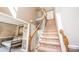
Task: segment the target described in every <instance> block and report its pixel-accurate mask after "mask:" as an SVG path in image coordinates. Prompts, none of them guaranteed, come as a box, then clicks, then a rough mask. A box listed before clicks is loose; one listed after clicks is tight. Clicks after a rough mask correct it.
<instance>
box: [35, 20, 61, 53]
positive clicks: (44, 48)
mask: <svg viewBox="0 0 79 59" xmlns="http://www.w3.org/2000/svg"><path fill="white" fill-rule="evenodd" d="M36 50H37V51H38V52H61V46H60V41H59V38H58V34H57V28H56V22H55V20H53V19H51V20H47V24H46V26H45V29H44V31H43V32H42V33H41V36H40V41H39V43H38V47H37V48H36Z"/></svg>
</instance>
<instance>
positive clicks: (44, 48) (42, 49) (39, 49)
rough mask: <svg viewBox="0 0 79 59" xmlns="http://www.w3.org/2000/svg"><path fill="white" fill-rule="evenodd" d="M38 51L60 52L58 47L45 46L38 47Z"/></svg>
mask: <svg viewBox="0 0 79 59" xmlns="http://www.w3.org/2000/svg"><path fill="white" fill-rule="evenodd" d="M38 51H39V52H60V50H59V49H51V48H46V47H39V48H38Z"/></svg>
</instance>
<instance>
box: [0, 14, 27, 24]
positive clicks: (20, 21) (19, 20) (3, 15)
mask: <svg viewBox="0 0 79 59" xmlns="http://www.w3.org/2000/svg"><path fill="white" fill-rule="evenodd" d="M0 16H2V17H3V18H1V20H0V22H4V23H9V24H14V25H21V24H28V22H25V21H23V20H21V19H19V18H14V17H12V16H9V15H7V14H5V13H2V12H0ZM2 19H4V20H5V21H3V20H2ZM8 19H9V20H10V21H7V20H8ZM13 21H14V22H13ZM17 23H18V24H17Z"/></svg>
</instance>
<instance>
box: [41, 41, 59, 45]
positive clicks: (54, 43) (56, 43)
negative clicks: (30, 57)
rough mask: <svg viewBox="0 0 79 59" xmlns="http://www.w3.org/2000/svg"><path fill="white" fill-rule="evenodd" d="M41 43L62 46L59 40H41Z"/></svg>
mask: <svg viewBox="0 0 79 59" xmlns="http://www.w3.org/2000/svg"><path fill="white" fill-rule="evenodd" d="M40 44H49V45H57V46H60V43H59V42H53V41H52V42H51V41H49V42H48V41H42V40H41V41H40Z"/></svg>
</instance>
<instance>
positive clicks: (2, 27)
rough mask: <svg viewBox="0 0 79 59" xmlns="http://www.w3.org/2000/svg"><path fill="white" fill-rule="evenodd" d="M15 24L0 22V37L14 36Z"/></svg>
mask: <svg viewBox="0 0 79 59" xmlns="http://www.w3.org/2000/svg"><path fill="white" fill-rule="evenodd" d="M15 31H16V25H11V24H6V23H0V37H8V36H14V35H15Z"/></svg>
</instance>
